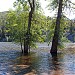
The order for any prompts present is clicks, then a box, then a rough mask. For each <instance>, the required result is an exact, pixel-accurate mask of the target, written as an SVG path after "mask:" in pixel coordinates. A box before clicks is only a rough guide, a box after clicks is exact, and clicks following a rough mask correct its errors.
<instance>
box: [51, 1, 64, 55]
mask: <svg viewBox="0 0 75 75" xmlns="http://www.w3.org/2000/svg"><path fill="white" fill-rule="evenodd" d="M62 2H63V0H59V7H58V15H57V19H56V26H55V32H54V36H53V40H52V47H51V51H50V53H51V54H52V55H53V56H57V47H58V41H59V32H60V20H61V16H62Z"/></svg>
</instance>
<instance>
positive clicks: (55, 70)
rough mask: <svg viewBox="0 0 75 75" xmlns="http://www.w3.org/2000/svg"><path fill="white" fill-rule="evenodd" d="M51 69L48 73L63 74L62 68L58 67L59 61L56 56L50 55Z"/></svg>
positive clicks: (53, 74) (52, 74)
mask: <svg viewBox="0 0 75 75" xmlns="http://www.w3.org/2000/svg"><path fill="white" fill-rule="evenodd" d="M52 67H53V68H52V70H51V72H50V75H64V73H63V71H62V69H61V68H60V63H59V61H58V56H57V54H56V55H52Z"/></svg>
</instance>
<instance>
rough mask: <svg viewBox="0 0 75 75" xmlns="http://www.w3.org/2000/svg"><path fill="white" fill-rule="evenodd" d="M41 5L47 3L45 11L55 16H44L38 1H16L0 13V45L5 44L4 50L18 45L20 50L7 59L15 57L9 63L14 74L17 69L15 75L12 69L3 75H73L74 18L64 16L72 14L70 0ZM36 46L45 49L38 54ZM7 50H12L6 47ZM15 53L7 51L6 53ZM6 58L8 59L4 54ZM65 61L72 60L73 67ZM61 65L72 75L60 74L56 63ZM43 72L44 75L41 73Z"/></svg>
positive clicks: (52, 0) (59, 68) (73, 8)
mask: <svg viewBox="0 0 75 75" xmlns="http://www.w3.org/2000/svg"><path fill="white" fill-rule="evenodd" d="M45 1H46V2H48V5H47V8H48V10H50V11H51V12H53V11H54V12H55V14H54V16H53V17H51V16H46V15H45V14H44V10H43V8H42V6H41V3H40V0H16V1H15V2H14V3H13V7H14V8H15V10H13V9H11V10H9V11H4V12H0V43H3V42H4V43H8V44H9V45H8V46H10V44H11V45H12V43H14V44H15V46H16V47H17V45H19V49H20V53H19V52H16V53H17V54H11V55H10V57H11V56H12V55H13V56H14V55H16V57H13V56H12V57H13V58H12V57H11V59H14V60H13V61H14V63H13V68H14V67H15V66H14V64H17V65H16V70H18V68H17V67H19V70H18V71H17V72H15V71H16V70H15V69H14V71H13V73H12V71H11V73H9V74H4V75H74V74H75V72H74V71H75V69H74V68H75V60H74V57H75V55H74V53H75V51H74V49H75V47H74V45H75V44H74V42H75V18H73V19H70V18H69V17H67V16H66V14H67V13H71V12H75V3H73V2H72V1H71V0H45ZM37 43H40V44H43V43H46V45H47V47H48V48H44V46H43V48H42V49H43V50H42V51H43V52H42V51H41V48H39V46H37ZM65 46H67V48H65ZM5 47H7V46H5ZM10 48H12V47H11V46H10ZM13 48H14V46H13ZM34 49H35V50H34ZM46 49H48V50H46ZM15 51H16V50H15ZM15 51H13V50H10V52H15ZM0 53H1V51H0ZM1 54H2V53H1ZM3 54H4V53H3ZM44 54H45V55H44ZM4 55H5V54H4ZM6 55H7V58H9V57H8V55H9V54H8V51H7V53H6ZM72 55H73V56H72ZM47 56H48V57H47ZM0 57H1V56H0ZM45 58H46V59H45ZM68 58H69V59H70V60H72V58H73V60H72V62H74V63H72V64H71V61H69V59H68ZM47 59H48V60H47ZM64 59H65V60H64ZM0 60H1V59H0ZM3 60H4V59H3ZM49 60H50V61H49ZM3 62H6V61H3ZM44 62H45V63H46V64H45V63H44ZM64 62H66V64H68V65H71V66H66V68H69V67H70V68H71V69H73V70H72V73H73V74H71V71H70V70H68V72H69V73H68V74H67V73H65V71H64V74H63V73H62V70H61V69H62V68H61V64H60V63H62V64H63V63H64ZM27 63H28V64H27ZM0 64H1V62H0ZM30 64H31V65H30ZM48 64H49V66H48ZM66 64H65V65H66ZM8 65H9V64H8ZM29 65H30V66H29ZM37 65H38V66H39V65H43V66H41V67H42V70H41V67H40V68H37V67H38V66H37ZM46 65H47V66H46ZM50 65H51V66H52V68H51V66H50ZM58 65H59V66H58ZM72 65H74V66H72ZM44 66H45V67H44ZM43 67H44V69H43ZM11 68H12V67H11ZM23 68H24V69H23ZM64 68H65V67H64ZM33 69H34V70H33ZM45 69H46V70H45ZM47 69H48V70H47ZM49 69H50V70H51V71H50V72H48V71H49ZM19 71H20V72H19ZM44 71H46V72H45V73H44ZM29 72H30V73H29ZM41 72H42V73H41ZM1 75H3V74H1Z"/></svg>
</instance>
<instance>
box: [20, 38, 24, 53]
mask: <svg viewBox="0 0 75 75" xmlns="http://www.w3.org/2000/svg"><path fill="white" fill-rule="evenodd" d="M20 45H21V50H22V53H23V48H22V38H21V37H20Z"/></svg>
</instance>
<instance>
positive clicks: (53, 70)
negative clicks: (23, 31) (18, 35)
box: [0, 43, 75, 75]
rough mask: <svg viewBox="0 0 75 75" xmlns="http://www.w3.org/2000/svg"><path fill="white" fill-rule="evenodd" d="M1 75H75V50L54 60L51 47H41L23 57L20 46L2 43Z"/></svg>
mask: <svg viewBox="0 0 75 75" xmlns="http://www.w3.org/2000/svg"><path fill="white" fill-rule="evenodd" d="M0 75H75V50H74V48H71V47H70V48H66V49H65V50H63V51H61V52H59V53H58V56H57V57H53V58H52V57H51V54H50V53H49V47H48V48H47V47H40V48H37V49H33V50H31V53H30V54H29V55H28V56H23V55H21V51H20V47H19V46H18V45H14V44H13V43H0Z"/></svg>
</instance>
